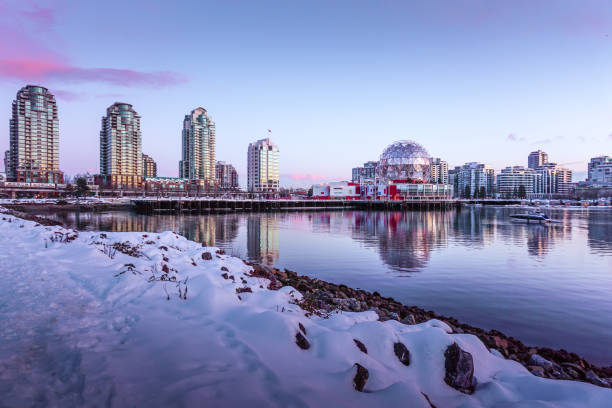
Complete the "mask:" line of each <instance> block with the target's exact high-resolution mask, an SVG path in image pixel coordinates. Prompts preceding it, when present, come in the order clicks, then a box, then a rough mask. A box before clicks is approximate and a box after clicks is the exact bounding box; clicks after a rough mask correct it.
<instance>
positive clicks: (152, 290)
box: [0, 214, 612, 408]
mask: <svg viewBox="0 0 612 408" xmlns="http://www.w3.org/2000/svg"><path fill="white" fill-rule="evenodd" d="M122 251H123V252H131V253H132V254H136V255H139V257H135V256H130V255H127V254H125V253H123V252H122ZM208 258H211V259H208ZM0 263H1V265H2V271H3V278H2V285H1V287H0V299H1V300H0V322H2V323H1V324H2V326H1V331H0V407H22V406H45V407H47V406H49V407H71V406H197V407H204V406H210V407H224V406H228V407H234V406H248V407H399V406H402V407H424V408H429V407H431V405H430V403H429V402H428V401H427V399H426V397H425V395H427V396H428V398H429V400H430V401H431V404H433V405H435V406H436V407H438V408H446V407H612V390H611V389H606V388H600V387H596V386H594V385H591V384H587V383H581V382H573V381H559V380H550V379H544V378H540V377H536V376H533V375H532V374H530V373H529V372H528V371H527V370H526V369H525V368H524V367H523V366H521V365H520V364H518V363H516V362H514V361H511V360H505V359H503V358H501V357H499V354H498V353H495V354H494V353H491V352H489V351H488V350H487V349H486V347H485V346H484V345H483V344H482V343H481V342H480V340H478V339H477V338H476V337H474V336H471V335H466V334H451V333H449V331H450V329H449V328H448V327H447V326H446V325H445V324H444V323H442V322H440V321H436V320H431V321H429V322H427V323H422V324H418V325H404V324H402V323H399V322H397V321H395V320H389V321H385V322H380V321H377V315H376V313H375V312H373V311H368V312H360V313H346V312H345V313H342V314H339V313H338V314H332V315H331V316H330V317H329V318H327V319H324V318H321V317H317V316H309V317H307V316H306V313H305V312H304V311H303V310H302V309H300V307H299V306H298V305H296V304H295V302H296V301H297V300H299V299H300V297H301V295H300V294H299V293H298V292H297V291H296V290H295V289H292V288H291V287H283V288H281V289H280V290H269V289H267V286H268V283H269V281H267V280H266V279H264V278H256V277H250V276H248V275H249V272H250V271H251V267H250V266H248V265H246V264H245V263H244V262H243V261H241V260H240V259H237V258H233V257H231V256H228V255H224V254H217V253H216V248H203V247H202V246H200V245H199V244H197V243H195V242H192V241H189V240H187V239H186V238H184V237H181V236H178V235H176V234H174V233H172V232H164V233H160V234H151V233H99V232H98V233H92V232H78V233H76V232H73V231H69V230H66V229H63V228H61V227H45V226H40V225H37V224H35V223H34V222H31V221H24V220H22V219H19V218H16V217H14V216H11V215H7V214H0ZM225 269H227V270H225ZM223 274H226V276H227V277H228V278H227V279H226V278H224V276H222V275H223ZM231 276H233V278H234V279H231ZM245 288H249V289H250V290H251V292H248V290H247V289H245ZM237 289H238V291H237ZM238 292H240V293H238ZM300 324H301V325H302V326H303V327H304V329H305V332H306V334H305V336H304V337H305V338H306V339H307V341H308V343H309V344H310V347H309V348H308V349H302V348H300V347H298V345H297V344H296V335H297V334H298V333H301V332H302V331H301V329H300V328H299V326H300ZM353 339H357V340H359V341H361V342H362V343H363V344H364V345H365V346H366V348H367V354H366V353H364V352H362V351H361V350H360V349H359V348H358V347H357V346H356V343H355V342H354V340H353ZM397 342H401V343H403V344H405V345H406V347H407V348H408V350H409V351H410V364H409V365H408V366H406V365H404V364H402V363H401V362H400V361H399V360H398V358H397V357H396V354H394V343H397ZM454 342H456V343H457V344H458V345H459V346H460V347H461V348H462V349H463V350H466V351H468V352H469V353H471V354H472V356H473V360H474V377H475V379H476V383H477V385H476V389H475V391H474V393H473V394H471V395H467V394H463V393H461V392H459V391H457V390H455V389H454V388H451V387H450V386H448V385H447V384H446V383H445V381H444V377H445V357H444V353H445V350H446V349H447V347H448V346H449V345H451V344H453V343H454ZM356 363H358V364H359V365H361V366H363V367H365V368H366V369H367V370H368V371H369V379H368V380H367V383H366V385H365V388H364V392H358V391H356V390H355V389H354V387H353V378H354V377H355V373H356V371H357V366H356V365H355V364H356Z"/></svg>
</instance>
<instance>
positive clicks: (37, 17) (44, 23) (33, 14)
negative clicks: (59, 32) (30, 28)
mask: <svg viewBox="0 0 612 408" xmlns="http://www.w3.org/2000/svg"><path fill="white" fill-rule="evenodd" d="M20 14H21V15H23V16H24V17H26V18H27V19H28V20H29V21H30V22H32V23H34V24H35V25H36V26H37V27H38V28H39V29H43V30H47V29H51V28H52V27H53V26H54V25H55V10H53V9H48V8H42V7H38V6H34V9H33V10H24V11H21V13H20Z"/></svg>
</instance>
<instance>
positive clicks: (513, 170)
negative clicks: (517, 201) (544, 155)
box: [497, 166, 542, 198]
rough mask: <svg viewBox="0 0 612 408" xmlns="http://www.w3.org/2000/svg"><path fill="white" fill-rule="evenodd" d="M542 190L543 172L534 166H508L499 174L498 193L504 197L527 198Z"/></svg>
mask: <svg viewBox="0 0 612 408" xmlns="http://www.w3.org/2000/svg"><path fill="white" fill-rule="evenodd" d="M541 192H542V174H540V173H539V172H538V171H536V170H534V169H532V168H525V167H523V166H508V167H506V168H505V169H503V170H502V171H501V172H500V173H499V174H498V175H497V193H498V194H499V195H500V196H501V197H502V198H527V197H528V196H531V195H532V194H534V193H541ZM522 194H524V197H521V195H522Z"/></svg>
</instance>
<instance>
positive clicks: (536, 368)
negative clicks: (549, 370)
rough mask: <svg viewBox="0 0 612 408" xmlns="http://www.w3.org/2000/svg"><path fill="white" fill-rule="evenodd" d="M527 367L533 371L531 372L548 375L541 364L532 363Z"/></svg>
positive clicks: (541, 375) (543, 375)
mask: <svg viewBox="0 0 612 408" xmlns="http://www.w3.org/2000/svg"><path fill="white" fill-rule="evenodd" d="M527 369H528V370H529V372H531V374H533V375H537V376H538V377H545V376H546V373H545V371H544V369H543V368H542V367H540V366H535V365H530V366H527Z"/></svg>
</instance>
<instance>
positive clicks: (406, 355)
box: [393, 342, 410, 366]
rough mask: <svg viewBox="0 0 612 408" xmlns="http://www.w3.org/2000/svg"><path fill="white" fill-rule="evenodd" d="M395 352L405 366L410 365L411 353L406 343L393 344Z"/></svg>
mask: <svg viewBox="0 0 612 408" xmlns="http://www.w3.org/2000/svg"><path fill="white" fill-rule="evenodd" d="M393 352H394V353H395V355H396V356H397V358H398V359H399V361H400V362H401V363H402V364H403V365H405V366H409V365H410V351H409V350H408V349H407V348H406V346H405V345H404V343H400V342H397V343H395V344H393Z"/></svg>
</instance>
